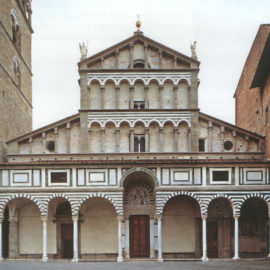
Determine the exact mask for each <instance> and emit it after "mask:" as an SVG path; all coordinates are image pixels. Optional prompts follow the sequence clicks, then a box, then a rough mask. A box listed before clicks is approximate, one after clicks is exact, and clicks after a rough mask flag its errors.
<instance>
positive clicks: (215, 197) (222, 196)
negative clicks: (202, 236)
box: [206, 193, 235, 215]
mask: <svg viewBox="0 0 270 270" xmlns="http://www.w3.org/2000/svg"><path fill="white" fill-rule="evenodd" d="M215 199H225V200H227V201H228V202H229V203H230V205H231V207H232V210H233V213H235V205H234V203H233V201H232V200H231V199H230V197H229V196H228V195H227V194H222V193H217V194H215V195H214V196H211V198H210V200H207V201H206V206H207V213H206V214H207V215H208V208H209V205H210V204H211V202H212V201H214V200H215Z"/></svg>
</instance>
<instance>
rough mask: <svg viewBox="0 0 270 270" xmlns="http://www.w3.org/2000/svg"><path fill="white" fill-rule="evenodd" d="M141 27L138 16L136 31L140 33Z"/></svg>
mask: <svg viewBox="0 0 270 270" xmlns="http://www.w3.org/2000/svg"><path fill="white" fill-rule="evenodd" d="M141 26H142V23H141V21H140V15H138V19H137V22H136V27H137V30H138V31H140V28H141Z"/></svg>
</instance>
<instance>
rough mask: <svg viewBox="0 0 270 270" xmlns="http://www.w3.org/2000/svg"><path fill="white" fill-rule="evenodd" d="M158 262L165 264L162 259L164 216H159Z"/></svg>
mask: <svg viewBox="0 0 270 270" xmlns="http://www.w3.org/2000/svg"><path fill="white" fill-rule="evenodd" d="M158 262H163V258H162V216H158Z"/></svg>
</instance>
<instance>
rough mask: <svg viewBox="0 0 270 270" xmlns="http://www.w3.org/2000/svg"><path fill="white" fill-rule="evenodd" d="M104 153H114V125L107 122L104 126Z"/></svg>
mask: <svg viewBox="0 0 270 270" xmlns="http://www.w3.org/2000/svg"><path fill="white" fill-rule="evenodd" d="M104 148H105V152H106V153H114V152H116V134H115V125H114V123H112V122H108V123H107V124H106V126H105V145H104Z"/></svg>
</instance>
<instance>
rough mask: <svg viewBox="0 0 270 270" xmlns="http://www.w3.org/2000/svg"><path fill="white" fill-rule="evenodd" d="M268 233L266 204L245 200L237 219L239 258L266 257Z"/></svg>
mask: <svg viewBox="0 0 270 270" xmlns="http://www.w3.org/2000/svg"><path fill="white" fill-rule="evenodd" d="M268 231H269V230H268V207H267V203H266V202H265V201H264V200H263V199H261V198H256V197H254V198H249V199H247V200H246V201H245V202H244V203H243V205H242V207H241V211H240V218H239V254H240V257H242V258H255V257H266V256H267V254H268V241H267V239H269V235H268V234H269V232H268Z"/></svg>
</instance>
